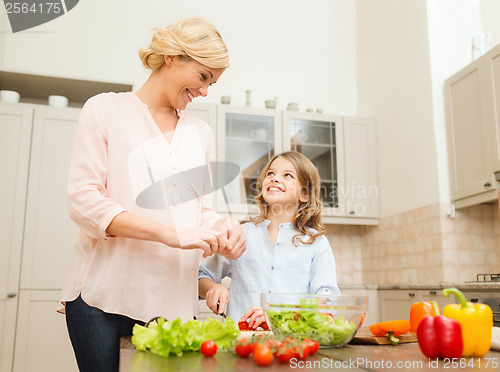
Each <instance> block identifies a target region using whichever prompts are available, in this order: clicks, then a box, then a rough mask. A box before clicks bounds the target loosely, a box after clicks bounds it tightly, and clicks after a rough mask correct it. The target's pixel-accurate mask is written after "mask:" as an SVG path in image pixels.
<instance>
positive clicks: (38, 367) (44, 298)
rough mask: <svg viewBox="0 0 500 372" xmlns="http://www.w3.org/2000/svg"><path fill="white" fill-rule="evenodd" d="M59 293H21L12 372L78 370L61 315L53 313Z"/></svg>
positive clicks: (29, 291)
mask: <svg viewBox="0 0 500 372" xmlns="http://www.w3.org/2000/svg"><path fill="white" fill-rule="evenodd" d="M59 296H60V291H37V290H34V291H31V290H27V291H24V290H22V291H21V294H20V297H19V314H18V319H17V334H16V348H15V354H14V369H13V370H14V371H16V372H31V371H32V372H40V371H51V372H58V371H59V372H71V371H78V367H77V365H76V360H75V357H74V354H73V348H72V347H71V342H70V340H69V336H68V331H67V329H66V321H65V318H64V315H62V314H59V313H57V312H56V309H57V307H58V305H59Z"/></svg>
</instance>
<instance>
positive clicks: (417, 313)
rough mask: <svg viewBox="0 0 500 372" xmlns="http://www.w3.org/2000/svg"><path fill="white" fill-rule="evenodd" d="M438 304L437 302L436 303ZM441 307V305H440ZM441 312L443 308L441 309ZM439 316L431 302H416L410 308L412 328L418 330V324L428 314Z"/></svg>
mask: <svg viewBox="0 0 500 372" xmlns="http://www.w3.org/2000/svg"><path fill="white" fill-rule="evenodd" d="M436 305H437V304H436ZM438 309H439V307H438ZM439 311H440V313H441V310H439ZM428 315H431V316H437V315H439V314H436V312H435V311H434V307H433V306H432V303H431V302H427V301H423V302H415V303H414V304H413V305H411V308H410V330H411V331H414V332H416V331H417V328H418V325H419V324H420V322H421V321H422V319H424V318H425V317H426V316H428Z"/></svg>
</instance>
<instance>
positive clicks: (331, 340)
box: [266, 310, 356, 346]
mask: <svg viewBox="0 0 500 372" xmlns="http://www.w3.org/2000/svg"><path fill="white" fill-rule="evenodd" d="M266 314H267V316H268V317H269V320H270V322H271V326H272V329H273V332H274V333H275V334H277V335H280V336H293V337H295V338H300V339H304V338H310V339H311V340H316V341H318V342H319V344H320V345H321V346H343V345H345V344H347V343H348V342H349V341H350V340H351V338H352V336H353V335H354V332H356V325H355V324H354V322H353V321H349V320H345V319H344V317H343V316H342V315H340V316H338V317H337V318H336V319H334V318H333V316H332V315H331V314H330V313H326V312H325V313H322V312H320V311H311V310H297V311H293V310H280V311H276V310H267V311H266Z"/></svg>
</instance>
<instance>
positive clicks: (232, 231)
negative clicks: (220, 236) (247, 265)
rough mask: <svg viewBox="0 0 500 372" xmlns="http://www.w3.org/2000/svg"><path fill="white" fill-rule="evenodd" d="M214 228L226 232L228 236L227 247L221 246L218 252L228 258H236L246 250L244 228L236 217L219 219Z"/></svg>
mask: <svg viewBox="0 0 500 372" xmlns="http://www.w3.org/2000/svg"><path fill="white" fill-rule="evenodd" d="M214 229H216V230H221V231H223V232H225V234H226V238H227V244H226V245H225V247H219V251H218V252H217V253H218V254H220V255H221V256H224V257H226V258H227V259H228V260H236V259H237V258H239V257H240V256H241V255H242V254H243V252H245V250H246V242H245V236H244V235H243V229H242V228H241V225H240V223H239V222H238V221H236V220H235V219H234V218H232V217H231V218H226V219H221V220H219V221H217V223H216V224H215V226H214Z"/></svg>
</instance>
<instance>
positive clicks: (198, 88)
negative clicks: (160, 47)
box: [163, 56, 224, 110]
mask: <svg viewBox="0 0 500 372" xmlns="http://www.w3.org/2000/svg"><path fill="white" fill-rule="evenodd" d="M163 69H165V70H164V71H163V72H164V81H165V89H166V91H165V99H166V101H167V102H168V104H169V106H171V107H174V108H176V109H178V110H184V109H185V108H186V106H187V104H188V103H189V102H191V101H192V100H193V99H195V98H196V97H199V96H202V97H205V96H206V95H207V93H208V87H209V86H210V85H212V84H215V83H216V82H217V80H218V79H219V77H220V76H221V75H222V73H223V72H224V69H223V68H210V67H206V66H204V65H202V64H201V63H199V62H197V61H194V60H190V61H186V60H185V59H183V58H182V57H179V56H174V57H171V56H165V66H163Z"/></svg>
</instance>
